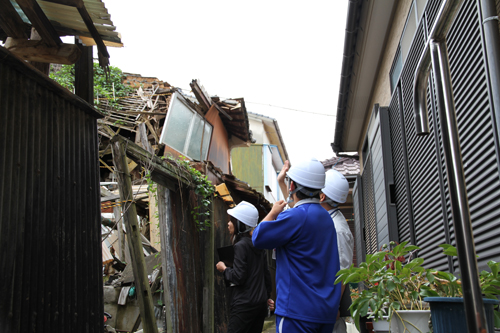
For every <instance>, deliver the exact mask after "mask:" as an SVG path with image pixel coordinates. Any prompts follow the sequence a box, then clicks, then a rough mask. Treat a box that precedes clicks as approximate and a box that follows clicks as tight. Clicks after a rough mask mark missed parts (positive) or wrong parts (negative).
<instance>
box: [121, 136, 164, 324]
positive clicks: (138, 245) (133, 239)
mask: <svg viewBox="0 0 500 333" xmlns="http://www.w3.org/2000/svg"><path fill="white" fill-rule="evenodd" d="M112 151H113V162H114V165H115V167H116V169H117V172H116V173H117V175H118V187H119V189H120V197H121V200H122V201H126V200H132V199H133V193H132V182H131V177H130V174H129V172H128V166H127V155H126V154H125V146H124V145H123V144H122V143H120V142H119V141H115V142H113V144H112ZM123 219H124V221H125V225H126V228H127V241H128V245H129V250H130V254H131V259H132V269H133V271H134V280H135V287H136V290H137V299H138V301H139V311H140V313H141V319H142V326H143V328H144V331H145V332H151V333H158V327H157V326H156V318H155V313H154V306H153V298H152V295H151V289H150V287H149V280H148V273H147V271H146V261H145V260H144V252H143V247H142V237H141V233H140V230H139V224H138V222H137V209H136V207H135V203H134V202H133V201H131V202H130V203H127V204H126V205H125V206H124V212H123Z"/></svg>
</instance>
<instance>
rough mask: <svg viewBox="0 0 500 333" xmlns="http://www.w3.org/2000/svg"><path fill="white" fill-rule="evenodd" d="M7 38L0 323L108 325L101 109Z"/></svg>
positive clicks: (59, 327) (0, 73)
mask: <svg viewBox="0 0 500 333" xmlns="http://www.w3.org/2000/svg"><path fill="white" fill-rule="evenodd" d="M98 116H99V115H98V114H97V113H96V112H95V110H94V109H93V108H91V107H90V106H89V105H88V104H86V103H85V102H83V101H82V100H81V99H79V98H77V97H75V96H74V95H72V94H71V93H69V92H68V91H65V89H63V88H61V87H60V86H58V85H56V84H55V83H53V82H51V80H49V79H47V78H46V77H45V76H44V75H43V74H41V73H39V72H37V71H36V70H34V69H33V68H31V67H29V66H27V65H25V64H24V63H22V62H21V61H19V60H18V59H16V58H14V57H13V56H11V55H10V54H9V53H8V52H7V51H6V50H5V49H3V48H2V47H0V198H1V199H0V272H1V281H0V295H1V296H0V331H1V332H37V333H40V332H102V331H103V328H102V325H103V323H102V318H103V317H102V312H103V304H102V263H101V260H102V259H101V244H100V243H101V235H100V210H99V196H100V192H99V174H98V170H99V168H98V151H97V149H98V145H97V124H96V118H97V117H98Z"/></svg>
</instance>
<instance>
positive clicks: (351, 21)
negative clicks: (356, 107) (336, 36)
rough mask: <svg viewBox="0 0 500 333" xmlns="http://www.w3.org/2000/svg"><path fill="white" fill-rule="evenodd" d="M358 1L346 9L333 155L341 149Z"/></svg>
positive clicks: (351, 0)
mask: <svg viewBox="0 0 500 333" xmlns="http://www.w3.org/2000/svg"><path fill="white" fill-rule="evenodd" d="M360 3H361V1H359V0H349V6H348V7H347V22H346V28H345V37H344V54H343V59H342V72H341V74H340V89H339V100H338V104H337V119H336V121H335V138H334V141H333V143H332V144H331V146H332V149H333V151H334V152H335V153H338V152H339V151H340V150H341V149H342V147H341V146H342V134H343V130H342V127H343V126H344V115H345V111H346V109H347V100H348V96H349V83H350V80H351V75H350V72H351V68H352V63H353V62H354V55H355V46H356V36H357V32H358V16H359V11H360Z"/></svg>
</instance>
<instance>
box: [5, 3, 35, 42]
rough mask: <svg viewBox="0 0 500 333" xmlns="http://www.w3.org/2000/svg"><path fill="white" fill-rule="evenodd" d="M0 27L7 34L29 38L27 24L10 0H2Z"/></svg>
mask: <svg viewBox="0 0 500 333" xmlns="http://www.w3.org/2000/svg"><path fill="white" fill-rule="evenodd" d="M0 7H1V8H2V10H0V27H1V28H2V30H3V31H5V32H6V33H7V36H9V37H14V38H21V39H23V38H24V39H28V37H29V36H28V34H27V33H26V31H27V30H26V28H27V26H26V24H25V23H24V22H23V19H22V18H21V16H19V14H18V13H17V11H16V9H15V8H14V6H13V5H12V3H11V2H10V1H9V0H0Z"/></svg>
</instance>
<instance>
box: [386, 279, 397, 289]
mask: <svg viewBox="0 0 500 333" xmlns="http://www.w3.org/2000/svg"><path fill="white" fill-rule="evenodd" d="M394 288H396V285H395V284H394V281H392V280H389V281H387V290H389V292H391V291H393V290H394Z"/></svg>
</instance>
